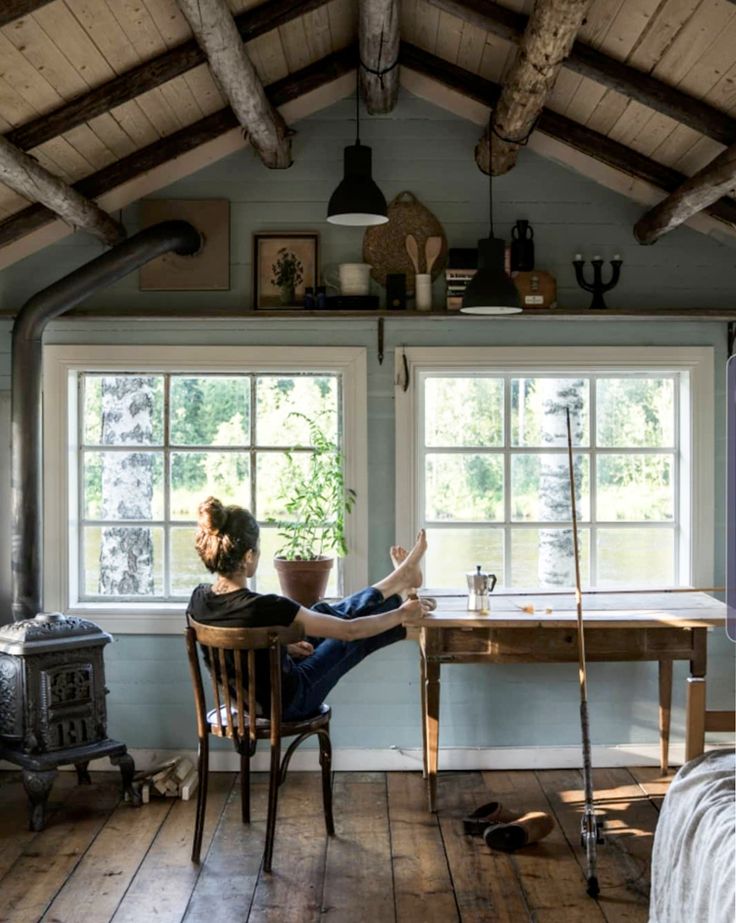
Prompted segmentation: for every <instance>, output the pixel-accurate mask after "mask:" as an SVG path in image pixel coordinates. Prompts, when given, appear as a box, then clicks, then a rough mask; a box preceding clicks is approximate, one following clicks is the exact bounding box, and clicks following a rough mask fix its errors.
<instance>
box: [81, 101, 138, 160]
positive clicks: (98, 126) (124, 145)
mask: <svg viewBox="0 0 736 923" xmlns="http://www.w3.org/2000/svg"><path fill="white" fill-rule="evenodd" d="M87 124H88V125H89V127H90V128H91V129H92V131H93V132H94V133H95V134H96V135H97V137H98V138H100V139H101V140H102V141H103V143H104V144H105V145H106V146H107V147H108V148H109V149H110V150H111V151H112V152H113V153H114V154H115V158H116V160H121V159H122V158H123V157H127V156H128V154H132V153H133V151H135V150H136V146H135V144H133V142H132V141H131V139H130V138H129V137H128V135H127V134H126V133H125V132H124V131H123V129H122V128H121V127H120V124H119V123H118V122H116V121H115V119H114V118H113V117H112V116H111V115H110V113H109V112H105V113H103V114H102V115H98V116H95V118H93V119H90V120H89V122H88V123H87Z"/></svg>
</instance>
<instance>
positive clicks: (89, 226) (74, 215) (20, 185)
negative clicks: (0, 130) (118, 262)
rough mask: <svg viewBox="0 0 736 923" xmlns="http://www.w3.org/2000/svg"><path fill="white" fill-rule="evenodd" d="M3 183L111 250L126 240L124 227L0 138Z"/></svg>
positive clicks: (0, 177) (28, 156)
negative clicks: (87, 233)
mask: <svg viewBox="0 0 736 923" xmlns="http://www.w3.org/2000/svg"><path fill="white" fill-rule="evenodd" d="M0 182H2V183H4V184H5V185H6V186H9V187H10V188H11V189H13V190H14V191H15V192H17V193H19V195H22V196H25V198H27V199H30V200H31V201H32V202H37V203H40V204H41V206H42V207H45V208H46V209H48V210H49V211H51V212H53V213H54V214H55V215H57V216H58V217H59V218H61V219H62V220H63V221H66V223H67V224H70V225H71V226H72V227H74V228H80V229H81V230H83V231H88V232H89V233H90V234H93V235H94V236H95V237H99V238H100V240H103V241H104V242H105V243H106V244H109V245H110V246H112V245H113V244H117V243H119V242H120V241H121V240H124V239H125V229H124V228H123V227H122V225H120V224H118V222H117V221H114V220H113V219H112V218H111V217H110V215H108V214H107V212H106V211H104V210H103V209H101V208H100V207H99V205H97V204H96V203H95V202H93V201H91V200H90V199H89V198H87V197H85V196H84V195H83V194H82V193H81V192H80V191H79V190H77V189H74V188H73V187H72V186H69V185H68V184H67V183H65V182H64V180H62V179H59V177H58V176H54V174H53V173H50V172H49V171H48V170H47V169H46V168H45V167H42V166H41V164H40V163H38V161H36V160H34V158H33V157H31V156H30V155H29V154H26V153H24V152H23V151H20V150H18V148H17V147H14V146H13V145H12V144H9V143H8V142H7V141H6V140H5V139H4V138H0Z"/></svg>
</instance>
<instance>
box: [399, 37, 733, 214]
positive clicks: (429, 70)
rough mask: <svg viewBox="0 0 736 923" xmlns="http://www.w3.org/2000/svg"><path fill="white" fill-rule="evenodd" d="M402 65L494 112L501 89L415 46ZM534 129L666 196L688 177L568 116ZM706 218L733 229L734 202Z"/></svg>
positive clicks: (545, 118) (719, 205)
mask: <svg viewBox="0 0 736 923" xmlns="http://www.w3.org/2000/svg"><path fill="white" fill-rule="evenodd" d="M400 55H401V64H402V67H407V68H409V69H411V70H414V71H416V72H417V73H420V74H423V75H424V76H426V77H429V78H431V79H432V80H436V81H438V82H439V83H441V84H442V85H443V86H446V87H448V88H449V89H451V90H454V91H456V92H458V93H461V94H462V95H463V96H466V97H468V98H469V99H473V100H475V101H476V102H479V103H481V104H482V105H485V106H488V107H490V108H493V107H494V106H495V105H496V103H497V101H498V99H499V97H500V95H501V89H502V88H501V86H500V85H499V84H497V83H494V82H493V81H491V80H486V79H485V78H484V77H479V76H478V75H477V74H472V73H470V72H469V71H466V70H464V69H463V68H461V67H458V66H457V65H456V64H450V63H449V62H448V61H445V60H443V59H442V58H439V57H437V56H436V55H433V54H430V53H429V52H427V51H424V50H423V49H421V48H417V47H416V46H415V45H411V44H409V43H407V42H403V41H402V43H401V53H400ZM537 128H538V130H539V131H541V132H543V133H544V134H547V135H549V136H550V137H552V138H555V139H557V140H558V141H561V142H563V143H564V144H567V145H570V146H571V147H574V148H576V149H577V150H579V151H582V152H583V153H584V154H587V155H588V156H590V157H593V158H595V159H597V160H600V161H602V162H603V163H606V164H608V165H609V166H611V167H614V168H616V169H617V170H620V171H622V172H623V173H627V174H628V175H629V176H632V177H635V178H637V179H641V180H644V182H647V183H650V184H651V185H653V186H658V187H659V188H660V189H664V190H666V191H667V192H672V191H674V190H675V189H677V188H678V187H679V186H681V185H682V184H683V183H684V182H685V180H686V179H687V177H686V176H685V175H684V174H682V173H680V172H679V171H678V170H673V169H672V168H671V167H667V166H665V165H664V164H661V163H658V162H657V161H656V160H652V159H651V157H646V156H645V155H644V154H640V153H638V152H637V151H634V150H632V149H631V148H628V147H626V146H625V145H623V144H620V143H619V142H618V141H613V140H612V139H611V138H608V137H606V136H605V135H603V134H600V132H597V131H594V130H593V129H592V128H588V127H587V126H585V125H580V124H579V123H578V122H574V121H573V120H572V119H569V118H567V116H564V115H559V113H557V112H553V111H552V110H550V109H544V110H543V111H542V113H541V115H540V117H539V120H538V122H537ZM704 211H706V212H707V213H708V214H710V215H712V216H713V217H715V218H719V219H720V220H721V221H725V222H727V223H728V224H731V225H733V226H735V227H736V201H734V200H733V199H731V198H727V197H724V198H721V199H719V200H718V201H717V202H714V203H713V204H712V205H709V206H708V207H707V208H705V209H704Z"/></svg>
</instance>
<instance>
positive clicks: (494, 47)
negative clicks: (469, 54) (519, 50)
mask: <svg viewBox="0 0 736 923" xmlns="http://www.w3.org/2000/svg"><path fill="white" fill-rule="evenodd" d="M513 51H514V54H513V58H516V47H514V50H513ZM508 54H509V43H508V42H506V41H504V40H503V39H502V38H499V37H498V36H497V35H491V34H490V33H488V34H487V35H486V43H485V45H484V46H483V54H482V55H481V58H480V66H479V68H478V73H479V74H480V76H481V77H485V79H486V80H493V81H494V82H495V83H500V82H501V78H502V76H503V72H504V68H505V67H506V60H507V58H508ZM512 60H513V59H512Z"/></svg>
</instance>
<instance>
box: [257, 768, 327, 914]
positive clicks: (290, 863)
mask: <svg viewBox="0 0 736 923" xmlns="http://www.w3.org/2000/svg"><path fill="white" fill-rule="evenodd" d="M341 808H342V806H341V805H339V804H336V805H335V814H336V816H337V814H338V812H339V811H340V810H341ZM261 847H262V842H261ZM326 850H327V834H326V833H325V825H324V818H323V814H322V785H321V781H320V775H319V773H318V772H293V773H291V772H290V773H289V776H288V778H287V780H286V783H285V784H284V786H283V788H282V789H281V792H280V794H279V812H278V820H277V822H276V839H275V845H274V851H273V871H272V873H271V874H270V875H269V874H266V873H264V872H262V873H261V875H260V877H259V879H258V884H257V886H256V890H255V894H254V895H253V905H252V907H251V916H250V919H251V920H252V921H254V923H255V921H257V923H285V921H287V920H289V921H290V920H298V921H299V923H316V921H318V920H320V919H321V917H322V913H321V908H322V886H323V881H324V870H325V854H326Z"/></svg>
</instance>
